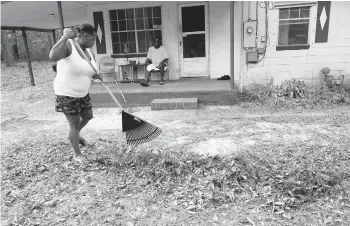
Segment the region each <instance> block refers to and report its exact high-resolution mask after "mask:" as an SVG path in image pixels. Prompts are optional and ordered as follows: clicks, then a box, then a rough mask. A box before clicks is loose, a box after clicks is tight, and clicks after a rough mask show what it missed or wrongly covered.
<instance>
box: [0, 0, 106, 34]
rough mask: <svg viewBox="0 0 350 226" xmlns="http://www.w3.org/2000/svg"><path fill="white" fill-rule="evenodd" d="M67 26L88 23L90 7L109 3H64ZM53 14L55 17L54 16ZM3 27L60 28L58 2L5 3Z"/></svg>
mask: <svg viewBox="0 0 350 226" xmlns="http://www.w3.org/2000/svg"><path fill="white" fill-rule="evenodd" d="M61 3H62V11H63V19H64V25H65V26H74V25H77V24H81V23H84V22H87V20H88V15H87V7H88V6H89V5H101V4H107V3H109V2H107V1H62V2H61ZM52 14H53V15H52ZM1 27H30V28H38V29H57V28H60V21H59V17H58V7H57V2H56V1H42V2H39V1H35V2H33V1H3V2H1Z"/></svg>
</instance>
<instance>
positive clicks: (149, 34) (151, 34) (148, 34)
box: [146, 31, 153, 42]
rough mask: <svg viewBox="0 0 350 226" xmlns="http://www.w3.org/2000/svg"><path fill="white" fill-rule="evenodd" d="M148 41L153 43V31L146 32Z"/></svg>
mask: <svg viewBox="0 0 350 226" xmlns="http://www.w3.org/2000/svg"><path fill="white" fill-rule="evenodd" d="M146 41H149V42H152V41H153V31H146Z"/></svg>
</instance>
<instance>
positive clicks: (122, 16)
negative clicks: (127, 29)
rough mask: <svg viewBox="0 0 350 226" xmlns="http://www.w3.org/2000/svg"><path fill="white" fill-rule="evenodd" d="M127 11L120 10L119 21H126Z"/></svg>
mask: <svg viewBox="0 0 350 226" xmlns="http://www.w3.org/2000/svg"><path fill="white" fill-rule="evenodd" d="M125 19H126V16H125V9H119V10H118V20H125Z"/></svg>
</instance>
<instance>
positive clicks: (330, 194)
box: [1, 107, 350, 225]
mask: <svg viewBox="0 0 350 226" xmlns="http://www.w3.org/2000/svg"><path fill="white" fill-rule="evenodd" d="M102 111H103V112H105V113H104V114H103V115H104V116H103V115H102V114H101V113H99V111H96V113H95V115H96V117H98V118H101V117H106V118H105V119H104V120H108V117H107V115H110V114H111V113H108V112H106V111H108V110H106V109H101V112H102ZM324 111H325V110H324ZM324 111H323V112H318V111H316V112H313V113H311V112H309V113H305V114H295V113H294V115H293V114H287V113H293V112H285V113H284V114H273V115H269V116H265V117H248V116H253V115H252V114H249V115H242V116H240V117H235V118H234V119H233V116H232V115H233V114H235V115H237V114H239V112H238V110H237V109H232V108H229V107H227V108H225V107H222V108H220V107H215V108H214V107H207V108H204V109H201V110H198V111H193V112H191V111H176V112H175V111H174V112H163V113H162V112H159V113H155V112H154V113H153V112H146V113H144V114H145V115H144V116H146V115H147V119H149V120H150V121H153V118H152V117H155V118H157V120H158V125H159V126H161V127H162V129H163V131H164V134H163V136H161V137H160V138H159V139H157V140H156V141H154V142H153V143H152V144H148V145H143V146H139V147H137V148H127V147H126V146H125V145H124V143H123V142H122V138H121V137H120V136H119V134H118V135H115V134H114V133H115V132H111V131H110V130H108V129H107V128H106V129H105V130H103V129H102V128H101V123H99V122H96V128H95V126H94V125H90V126H91V127H87V130H88V131H89V132H88V133H87V134H85V135H87V138H88V139H89V140H90V141H91V143H92V145H90V146H89V147H87V148H84V151H85V154H86V155H87V156H89V163H88V164H87V165H84V166H79V165H75V164H74V162H72V160H71V157H70V156H71V148H70V145H69V144H68V142H67V140H65V139H64V138H65V135H64V134H65V133H64V134H60V133H59V134H55V133H52V132H50V131H56V132H60V131H62V132H63V131H66V128H65V127H64V128H62V124H61V125H60V127H57V126H56V127H55V126H51V129H49V128H46V129H42V132H41V134H50V137H45V136H44V137H42V136H38V135H36V138H35V139H33V137H30V136H28V137H23V139H22V140H21V142H20V143H17V144H12V145H9V146H7V147H6V148H4V149H3V151H2V159H3V164H2V169H1V170H2V172H3V174H2V197H3V202H2V211H3V212H2V216H3V219H4V221H3V224H4V225H6V224H5V223H9V222H13V223H16V224H22V225H30V224H35V223H37V224H40V225H47V224H51V223H52V224H53V225H97V224H100V225H232V224H233V225H253V224H256V225H347V224H348V223H349V217H348V216H349V214H350V205H349V202H350V200H349V188H350V183H349V176H350V175H349V172H350V169H349V166H348V162H349V159H350V152H349V149H348V146H349V135H348V134H349V132H350V131H349V126H348V125H349V122H350V118H349V117H347V116H346V115H347V113H348V111H345V112H344V109H334V112H330V113H328V114H327V113H325V112H324ZM109 112H113V109H111V110H110V111H109ZM219 112H220V113H221V114H220V118H215V115H218V113H219ZM181 113H186V117H185V118H183V117H181ZM138 114H139V113H138ZM153 114H154V115H153ZM169 118H171V120H170V121H169ZM23 123H25V122H22V125H23ZM28 123H29V122H28ZM30 127H31V129H33V128H32V127H35V126H34V125H33V124H30ZM196 127H198V131H197V130H195V128H196ZM94 128H95V129H94ZM5 129H6V127H5ZM33 130H34V129H33ZM27 132H28V134H29V133H31V130H29V131H27ZM225 132H226V133H225ZM233 134H236V135H235V136H233ZM179 137H183V138H182V143H181V142H178V141H176V140H177V139H179ZM184 137H188V139H185V138H184ZM213 138H217V140H218V141H220V140H222V141H225V140H227V139H231V140H232V141H233V143H235V144H236V146H239V147H234V146H231V148H232V149H233V150H232V151H230V150H226V149H225V148H227V146H226V145H219V144H216V143H215V142H216V140H213ZM322 140H327V142H322ZM209 141H211V142H209ZM214 141H215V142H214ZM203 142H204V144H205V145H208V144H211V149H215V148H216V149H218V150H216V151H214V152H209V153H206V151H207V150H205V148H204V147H205V145H203V146H201V145H200V144H202V143H203ZM198 147H200V148H201V149H199V148H198ZM208 154H209V155H208Z"/></svg>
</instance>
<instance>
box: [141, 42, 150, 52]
mask: <svg viewBox="0 0 350 226" xmlns="http://www.w3.org/2000/svg"><path fill="white" fill-rule="evenodd" d="M146 45H147V43H146V42H140V41H139V52H140V53H146V52H148V49H147V48H146Z"/></svg>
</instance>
